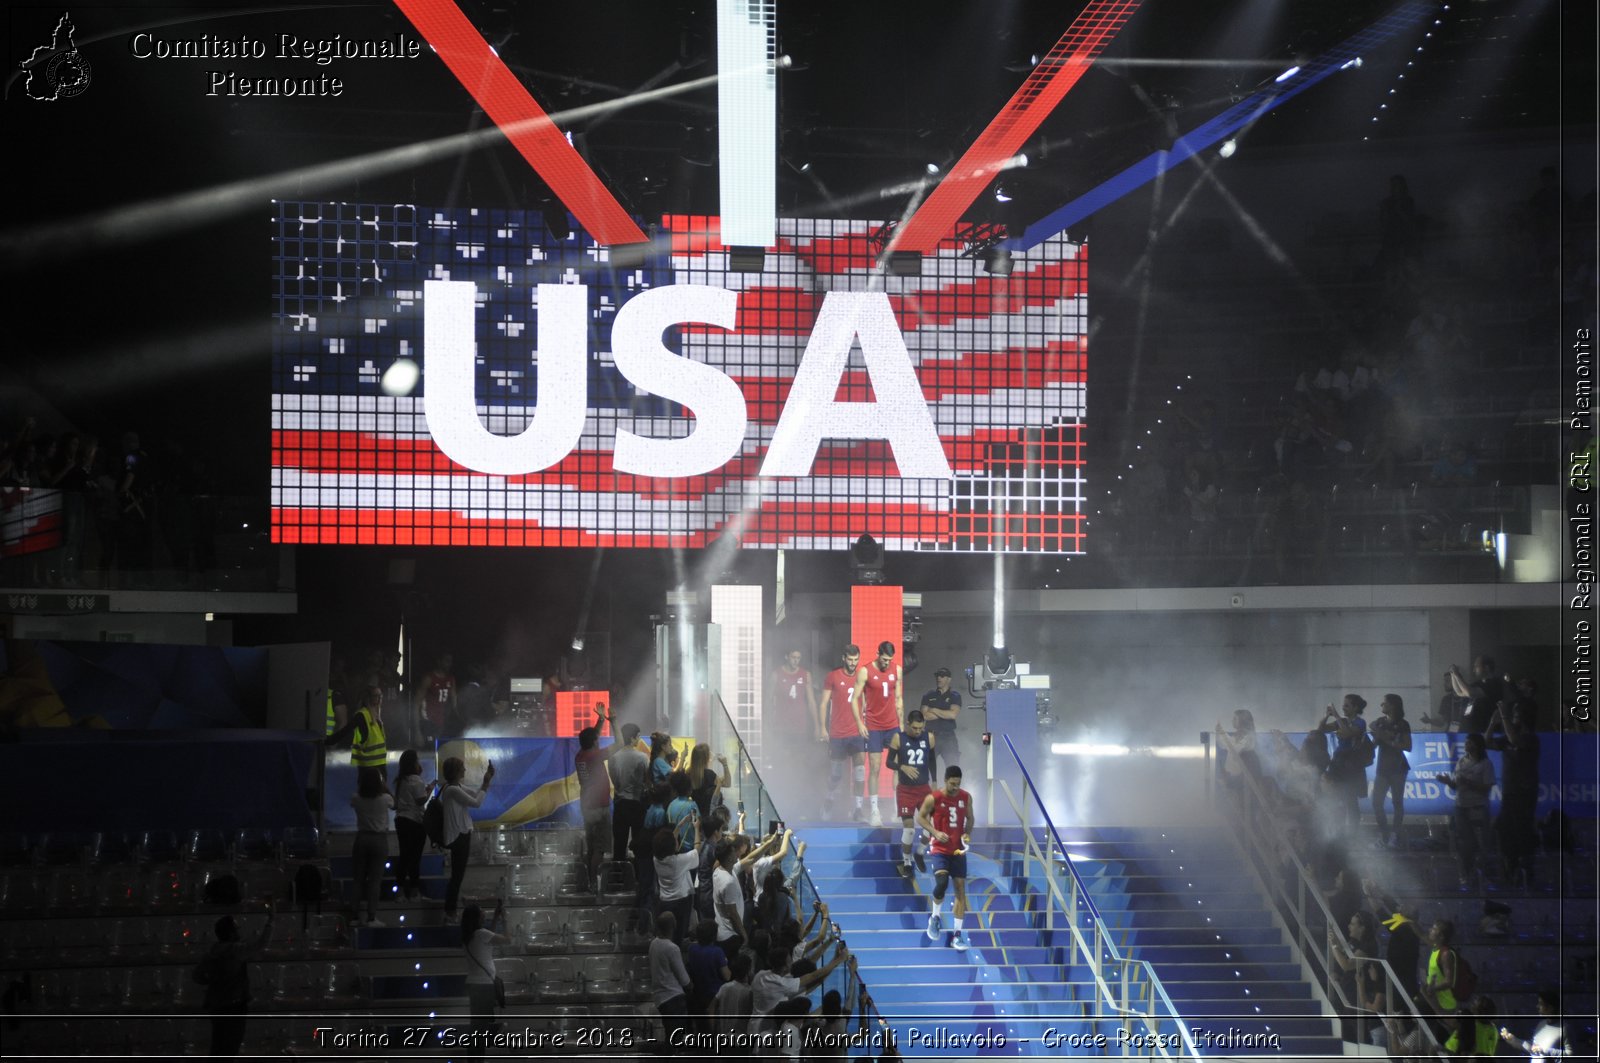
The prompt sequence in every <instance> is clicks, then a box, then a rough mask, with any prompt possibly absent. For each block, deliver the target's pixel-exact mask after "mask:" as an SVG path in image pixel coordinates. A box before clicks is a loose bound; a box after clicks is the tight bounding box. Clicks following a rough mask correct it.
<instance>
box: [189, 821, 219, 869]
mask: <svg viewBox="0 0 1600 1063" xmlns="http://www.w3.org/2000/svg"><path fill="white" fill-rule="evenodd" d="M183 851H184V855H185V856H186V857H187V858H188V859H190V860H194V861H198V862H201V863H211V864H215V863H223V862H225V861H227V860H228V859H229V853H228V835H227V834H226V833H224V832H223V831H220V830H209V829H208V830H192V831H190V832H189V835H188V837H187V838H186V839H185V840H184V845H183Z"/></svg>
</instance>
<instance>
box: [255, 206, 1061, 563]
mask: <svg viewBox="0 0 1600 1063" xmlns="http://www.w3.org/2000/svg"><path fill="white" fill-rule="evenodd" d="M558 228H559V229H561V230H562V231H563V234H564V235H563V236H562V237H560V238H557V236H556V235H555V234H554V233H552V232H551V230H550V228H549V227H547V226H546V224H545V219H544V217H543V216H542V215H541V214H540V213H539V212H537V211H517V210H479V209H465V208H463V209H456V210H443V209H433V208H428V207H422V206H412V205H405V204H398V205H397V204H388V205H380V204H354V203H314V202H280V203H277V204H275V217H274V230H275V236H274V249H275V258H274V262H275V270H274V273H275V277H274V283H275V286H276V292H275V309H274V313H273V318H274V366H273V397H272V465H273V467H272V523H273V536H274V539H275V540H276V541H278V542H287V543H383V544H400V545H435V546H620V547H629V546H633V547H666V546H678V547H694V546H704V545H706V544H707V543H709V542H711V541H712V540H715V539H717V538H719V537H721V536H725V535H732V536H736V537H737V539H738V542H739V544H740V545H741V546H744V547H748V548H767V549H772V548H778V547H792V548H799V549H844V548H846V547H848V546H849V545H850V544H851V543H852V542H854V541H855V539H856V538H857V537H858V536H860V535H862V534H863V533H865V534H870V535H872V536H873V537H874V538H876V539H878V540H880V541H881V542H882V543H883V544H884V545H885V546H886V547H887V548H888V549H892V550H918V551H938V550H945V551H959V552H969V553H970V552H993V551H1043V552H1052V553H1082V552H1083V549H1084V527H1083V524H1084V514H1083V500H1084V455H1083V421H1084V388H1085V369H1086V353H1087V352H1086V332H1087V328H1086V325H1087V310H1086V292H1087V249H1086V247H1085V246H1084V245H1082V244H1075V243H1072V242H1070V241H1068V240H1067V239H1065V238H1064V237H1060V238H1056V239H1052V240H1047V241H1045V242H1044V243H1042V244H1040V245H1039V246H1038V247H1035V248H1033V249H1031V250H1029V251H1028V252H1026V253H1025V254H1018V255H1014V256H1013V259H1012V272H1011V273H1010V274H1009V275H1006V276H999V275H991V274H989V273H987V272H985V270H984V267H983V263H982V259H981V256H973V255H971V254H970V251H969V249H970V242H969V241H967V240H964V239H961V238H958V237H957V236H956V235H955V234H951V236H950V237H949V238H947V239H945V240H943V241H941V243H940V245H939V248H938V251H937V252H936V253H935V254H933V255H928V256H924V258H923V261H922V271H921V275H920V276H887V275H884V274H883V273H882V272H881V271H880V270H878V269H877V268H876V262H877V259H878V257H879V251H880V250H881V239H879V240H877V241H875V240H874V235H875V234H881V229H882V225H881V223H877V222H870V221H841V220H827V219H805V218H801V219H781V220H780V221H779V222H778V233H779V236H778V245H777V246H776V248H775V249H769V250H768V252H767V254H766V256H765V262H764V267H763V268H762V269H761V271H760V272H734V271H733V269H732V268H731V263H730V255H729V252H728V251H727V250H726V249H725V248H723V246H722V245H721V244H720V242H719V241H718V237H717V219H715V218H707V217H701V216H683V215H668V216H666V217H664V218H662V219H661V221H660V224H659V232H658V233H657V234H656V240H655V244H654V246H655V247H656V248H657V251H656V253H655V254H654V256H653V257H651V258H650V259H649V260H647V261H646V262H644V263H643V264H637V263H635V264H628V265H618V264H616V263H614V262H613V261H612V258H611V254H610V252H609V251H608V249H606V248H604V247H599V246H597V245H596V244H595V243H594V242H593V241H592V240H591V239H589V238H588V237H587V236H585V235H584V234H583V233H581V232H573V231H571V229H570V219H568V224H566V225H561V226H558ZM741 265H743V263H741ZM408 362H409V363H414V364H415V365H416V366H418V367H420V377H419V378H418V379H417V380H416V382H415V384H414V386H411V387H409V389H407V388H406V387H405V386H404V385H405V381H404V380H399V381H398V385H399V386H397V378H398V377H399V376H401V374H400V373H399V372H398V371H396V372H394V373H391V372H390V371H391V369H392V368H393V367H394V366H395V365H396V363H400V365H401V367H402V368H404V367H405V366H406V364H407V363H408ZM386 374H388V376H387V377H386ZM386 384H387V385H388V388H387V391H386V387H385V385H386ZM391 392H392V393H391Z"/></svg>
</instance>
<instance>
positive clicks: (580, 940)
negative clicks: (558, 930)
mask: <svg viewBox="0 0 1600 1063" xmlns="http://www.w3.org/2000/svg"><path fill="white" fill-rule="evenodd" d="M567 926H568V927H569V928H570V929H569V930H568V935H567V942H568V944H569V946H570V947H572V948H574V949H577V950H579V951H582V952H611V951H613V950H615V949H616V947H617V921H616V918H615V917H614V916H613V915H612V914H611V910H610V909H608V908H578V909H576V910H574V911H573V912H572V913H571V915H570V916H569V917H568V920H567Z"/></svg>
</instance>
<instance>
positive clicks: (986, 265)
mask: <svg viewBox="0 0 1600 1063" xmlns="http://www.w3.org/2000/svg"><path fill="white" fill-rule="evenodd" d="M1012 265H1013V263H1012V261H1011V252H1010V251H1007V250H1006V249H1005V248H1003V247H991V248H990V249H989V250H987V251H985V252H984V253H983V271H984V272H985V273H988V274H990V275H992V276H995V277H1009V276H1011V269H1012Z"/></svg>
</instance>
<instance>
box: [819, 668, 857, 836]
mask: <svg viewBox="0 0 1600 1063" xmlns="http://www.w3.org/2000/svg"><path fill="white" fill-rule="evenodd" d="M842 660H843V665H842V667H839V668H835V669H834V670H833V671H831V672H829V673H828V677H827V678H826V679H824V680H823V682H822V688H821V689H820V690H818V691H817V723H818V726H819V727H820V729H821V731H822V733H824V734H826V735H827V736H828V754H829V756H830V758H831V763H830V765H829V768H828V796H827V797H826V798H824V799H823V803H822V814H823V816H824V818H826V817H828V816H829V815H830V814H831V813H832V810H833V799H834V797H835V796H836V795H837V794H838V793H839V782H840V779H841V778H842V777H843V776H844V775H845V773H846V772H847V771H849V769H850V766H851V762H852V761H854V762H855V773H854V780H855V785H854V786H853V787H851V789H852V790H854V792H855V795H856V815H855V818H856V819H862V818H864V817H865V813H864V812H863V811H862V808H861V788H862V786H863V785H864V784H865V783H866V781H867V759H868V758H867V725H866V722H865V721H864V720H863V719H862V716H861V697H860V691H861V683H860V677H861V676H864V675H865V674H866V670H865V669H864V668H862V667H861V648H860V647H859V646H857V645H855V643H851V644H850V645H848V646H846V647H845V648H844V656H843V658H842Z"/></svg>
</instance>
